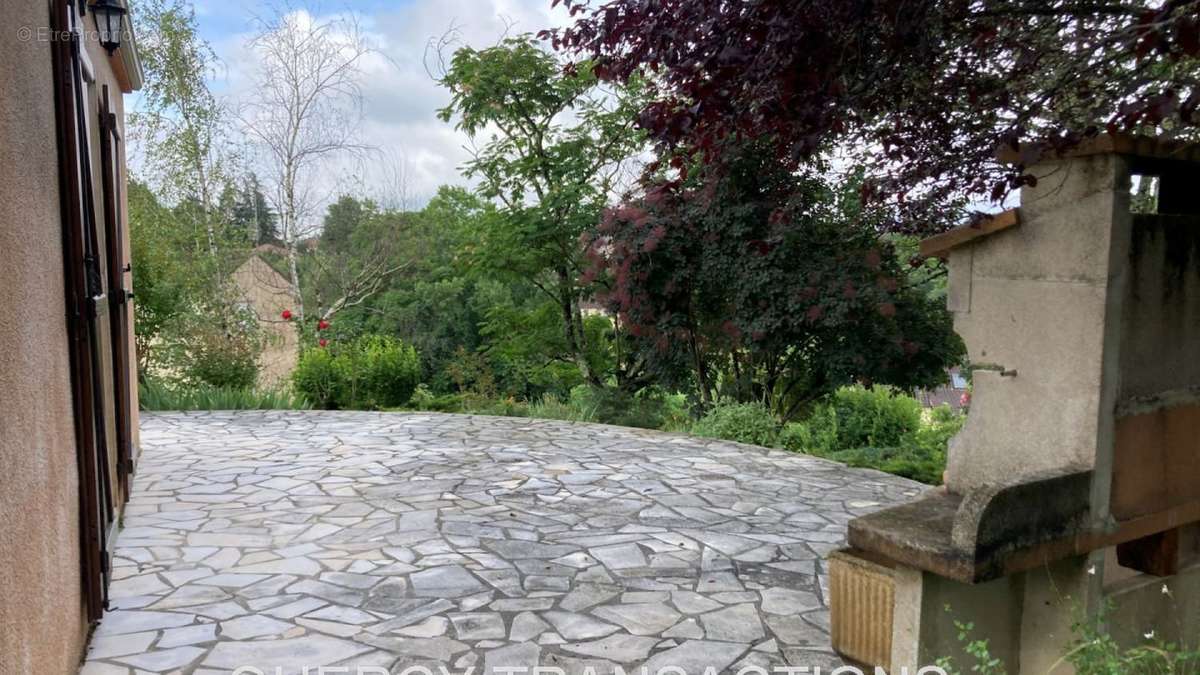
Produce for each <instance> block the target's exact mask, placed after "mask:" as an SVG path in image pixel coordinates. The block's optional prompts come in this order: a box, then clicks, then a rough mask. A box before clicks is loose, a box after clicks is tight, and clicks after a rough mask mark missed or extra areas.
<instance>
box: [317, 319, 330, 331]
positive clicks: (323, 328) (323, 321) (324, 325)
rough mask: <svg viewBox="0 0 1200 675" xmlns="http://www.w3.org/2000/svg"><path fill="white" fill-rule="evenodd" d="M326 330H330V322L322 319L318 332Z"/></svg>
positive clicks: (318, 325) (318, 324)
mask: <svg viewBox="0 0 1200 675" xmlns="http://www.w3.org/2000/svg"><path fill="white" fill-rule="evenodd" d="M326 328H329V322H328V321H326V320H325V319H321V320H320V321H318V322H317V330H325V329H326Z"/></svg>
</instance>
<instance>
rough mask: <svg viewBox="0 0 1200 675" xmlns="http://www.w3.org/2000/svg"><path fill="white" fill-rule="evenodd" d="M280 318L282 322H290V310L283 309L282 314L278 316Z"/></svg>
mask: <svg viewBox="0 0 1200 675" xmlns="http://www.w3.org/2000/svg"><path fill="white" fill-rule="evenodd" d="M280 316H282V317H283V320H284V321H291V320H292V310H290V309H285V310H283V314H280Z"/></svg>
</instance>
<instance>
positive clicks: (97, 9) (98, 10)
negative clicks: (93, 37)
mask: <svg viewBox="0 0 1200 675" xmlns="http://www.w3.org/2000/svg"><path fill="white" fill-rule="evenodd" d="M90 9H91V10H92V12H94V13H95V15H96V31H97V32H98V33H99V34H100V46H101V47H104V49H105V50H106V51H108V53H109V54H112V53H113V52H114V51H116V50H117V47H120V46H121V38H122V37H124V35H125V15H126V14H128V13H129V10H128V9H126V8H125V5H123V4H121V2H120V0H96V1H95V2H93V3H92V6H91V7H90Z"/></svg>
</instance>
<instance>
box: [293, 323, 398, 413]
mask: <svg viewBox="0 0 1200 675" xmlns="http://www.w3.org/2000/svg"><path fill="white" fill-rule="evenodd" d="M419 373H420V361H419V359H418V357H417V352H416V350H415V349H413V348H412V347H410V346H408V345H405V344H404V343H402V342H400V341H399V340H397V339H395V338H392V337H386V336H379V335H368V336H364V337H361V338H358V339H357V340H354V341H352V342H349V343H346V344H344V345H341V346H339V347H335V348H324V347H320V348H312V349H309V350H307V351H305V352H304V354H302V355H301V356H300V362H299V363H298V364H297V366H296V371H295V372H294V373H293V375H292V381H293V382H294V383H295V385H296V389H297V390H299V391H300V392H302V393H303V394H304V395H305V396H307V397H308V398H309V399H310V400H311V401H312V402H313V404H314V405H316V406H317V407H320V408H325V409H344V410H354V409H377V408H397V407H400V406H403V405H404V404H405V403H408V400H409V398H411V397H412V394H413V391H415V390H416V387H417V379H418V377H419Z"/></svg>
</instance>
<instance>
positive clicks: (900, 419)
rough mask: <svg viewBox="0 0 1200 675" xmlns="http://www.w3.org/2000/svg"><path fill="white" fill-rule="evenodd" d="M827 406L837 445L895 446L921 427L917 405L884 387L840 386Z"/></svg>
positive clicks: (856, 446) (918, 406)
mask: <svg viewBox="0 0 1200 675" xmlns="http://www.w3.org/2000/svg"><path fill="white" fill-rule="evenodd" d="M831 405H832V406H833V409H834V413H835V415H836V420H837V443H838V447H841V448H861V447H868V446H874V447H893V446H897V445H900V444H901V442H902V441H903V440H904V439H905V438H906V437H907V436H908V435H910V434H912V433H914V432H915V431H916V430H917V429H919V428H920V427H921V404H920V403H919V402H918V401H917V400H916V399H915V398H913V397H911V396H905V395H903V394H897V393H895V392H893V391H892V390H890V389H887V388H885V387H875V388H872V389H865V388H863V387H843V388H842V389H839V390H837V391H836V392H835V393H834V395H833V400H832V401H831Z"/></svg>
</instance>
